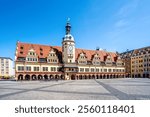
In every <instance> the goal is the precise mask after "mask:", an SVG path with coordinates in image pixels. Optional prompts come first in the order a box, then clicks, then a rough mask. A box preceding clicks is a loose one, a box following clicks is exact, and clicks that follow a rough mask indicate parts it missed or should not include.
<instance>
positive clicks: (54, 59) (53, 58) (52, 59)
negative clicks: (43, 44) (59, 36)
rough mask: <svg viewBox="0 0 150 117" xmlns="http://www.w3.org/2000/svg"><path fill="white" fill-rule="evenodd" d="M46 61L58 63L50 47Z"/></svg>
mask: <svg viewBox="0 0 150 117" xmlns="http://www.w3.org/2000/svg"><path fill="white" fill-rule="evenodd" d="M47 62H48V63H58V57H57V55H56V52H55V51H54V50H53V49H52V50H51V51H50V53H49V55H48V57H47Z"/></svg>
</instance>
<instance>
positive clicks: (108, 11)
mask: <svg viewBox="0 0 150 117" xmlns="http://www.w3.org/2000/svg"><path fill="white" fill-rule="evenodd" d="M149 5H150V0H0V56H6V57H11V58H12V59H14V54H15V48H16V42H17V41H21V42H28V43H37V44H46V45H58V46H61V42H62V37H63V36H64V35H65V25H66V20H67V18H68V17H70V19H71V21H70V22H71V25H72V35H73V36H74V38H75V41H76V47H77V48H85V49H96V47H97V46H99V47H100V48H102V49H106V50H108V51H118V52H123V51H126V49H129V50H131V49H134V48H141V47H145V46H150V7H149Z"/></svg>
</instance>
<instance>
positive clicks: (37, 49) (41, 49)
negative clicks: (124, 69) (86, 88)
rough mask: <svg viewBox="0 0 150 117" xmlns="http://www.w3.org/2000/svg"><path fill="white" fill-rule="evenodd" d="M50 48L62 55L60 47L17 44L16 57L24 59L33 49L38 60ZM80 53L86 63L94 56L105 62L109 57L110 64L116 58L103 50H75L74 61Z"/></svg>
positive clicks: (46, 53) (44, 56)
mask: <svg viewBox="0 0 150 117" xmlns="http://www.w3.org/2000/svg"><path fill="white" fill-rule="evenodd" d="M21 48H22V49H21ZM52 48H53V49H56V50H58V51H59V52H60V53H62V47H60V46H48V45H39V44H31V43H22V42H18V43H17V53H16V57H26V56H27V54H28V51H29V50H30V49H34V50H35V52H36V54H37V55H38V57H39V58H46V57H47V56H48V54H49V52H50V50H51V49H52ZM41 53H42V54H41ZM80 53H85V55H86V57H87V60H88V61H91V60H92V56H93V55H94V54H98V55H99V57H100V60H101V61H105V58H107V56H110V57H111V59H112V62H114V61H116V58H117V54H116V53H113V52H106V51H104V50H85V49H79V48H76V51H75V57H76V60H77V58H78V56H79V54H80Z"/></svg>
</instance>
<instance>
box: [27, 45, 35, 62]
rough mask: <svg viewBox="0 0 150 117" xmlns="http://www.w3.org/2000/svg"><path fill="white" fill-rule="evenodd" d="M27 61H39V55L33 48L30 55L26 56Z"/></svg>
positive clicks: (29, 52)
mask: <svg viewBox="0 0 150 117" xmlns="http://www.w3.org/2000/svg"><path fill="white" fill-rule="evenodd" d="M26 61H27V62H37V61H38V55H37V53H36V52H35V50H34V49H33V48H31V49H30V50H29V51H28V54H27V56H26Z"/></svg>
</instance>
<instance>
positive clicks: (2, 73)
mask: <svg viewBox="0 0 150 117" xmlns="http://www.w3.org/2000/svg"><path fill="white" fill-rule="evenodd" d="M12 76H14V68H13V60H12V59H11V58H7V57H0V77H7V78H8V77H12Z"/></svg>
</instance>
